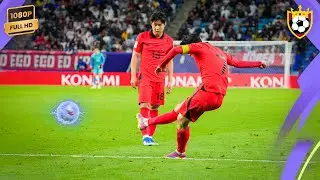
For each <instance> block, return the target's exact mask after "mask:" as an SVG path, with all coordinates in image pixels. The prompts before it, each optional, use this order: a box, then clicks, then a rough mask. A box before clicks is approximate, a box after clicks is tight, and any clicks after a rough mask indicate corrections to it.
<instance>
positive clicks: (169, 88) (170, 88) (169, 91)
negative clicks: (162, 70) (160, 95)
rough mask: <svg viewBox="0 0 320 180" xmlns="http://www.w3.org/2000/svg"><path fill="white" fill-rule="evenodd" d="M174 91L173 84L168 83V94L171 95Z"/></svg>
mask: <svg viewBox="0 0 320 180" xmlns="http://www.w3.org/2000/svg"><path fill="white" fill-rule="evenodd" d="M171 91H172V83H171V82H168V85H167V94H170V93H171Z"/></svg>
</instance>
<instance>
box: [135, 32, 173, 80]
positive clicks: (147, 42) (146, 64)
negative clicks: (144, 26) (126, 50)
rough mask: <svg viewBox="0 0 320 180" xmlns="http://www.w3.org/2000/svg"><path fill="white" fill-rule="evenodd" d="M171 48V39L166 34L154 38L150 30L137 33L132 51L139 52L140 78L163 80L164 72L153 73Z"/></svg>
mask: <svg viewBox="0 0 320 180" xmlns="http://www.w3.org/2000/svg"><path fill="white" fill-rule="evenodd" d="M172 48H173V40H172V38H171V37H170V36H169V35H167V34H165V33H164V34H163V35H162V37H160V38H156V37H155V36H154V35H153V33H152V31H145V32H142V33H140V34H139V35H138V37H137V40H136V42H135V44H134V51H136V52H138V53H141V56H140V57H141V59H140V75H139V77H140V78H142V79H148V80H150V81H155V82H164V80H165V76H166V73H164V72H162V73H160V74H159V75H156V74H155V72H154V71H155V69H156V67H157V66H158V65H159V63H160V61H161V60H162V58H163V57H164V56H165V55H166V54H167V53H168V52H169V51H170V50H171V49H172Z"/></svg>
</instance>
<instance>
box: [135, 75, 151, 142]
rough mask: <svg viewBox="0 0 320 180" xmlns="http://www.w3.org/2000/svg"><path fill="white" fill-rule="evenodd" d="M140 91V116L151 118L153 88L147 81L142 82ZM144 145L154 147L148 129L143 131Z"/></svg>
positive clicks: (139, 86) (139, 85) (140, 82)
mask: <svg viewBox="0 0 320 180" xmlns="http://www.w3.org/2000/svg"><path fill="white" fill-rule="evenodd" d="M138 91H139V105H140V113H139V114H140V115H141V116H143V117H146V118H149V116H150V108H151V107H150V103H149V102H151V95H152V86H151V84H150V82H149V81H147V80H144V81H142V80H140V81H139V84H138ZM141 133H142V141H143V145H146V146H150V145H152V143H151V139H150V137H149V135H148V129H147V128H145V129H141Z"/></svg>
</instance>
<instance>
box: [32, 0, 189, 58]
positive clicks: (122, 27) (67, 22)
mask: <svg viewBox="0 0 320 180" xmlns="http://www.w3.org/2000/svg"><path fill="white" fill-rule="evenodd" d="M34 3H35V5H36V11H37V12H36V14H37V18H38V19H39V23H40V26H41V28H40V29H39V30H38V31H37V32H36V33H35V34H34V37H33V43H28V44H27V47H26V48H27V49H36V50H45V49H46V50H90V49H91V48H92V47H100V48H102V49H103V50H104V51H112V52H131V51H132V47H133V44H134V41H135V38H136V36H137V35H138V33H140V32H142V31H145V30H147V29H149V26H150V25H149V19H148V17H149V16H150V15H151V14H152V12H154V11H156V10H161V11H163V12H165V13H166V14H167V16H168V21H170V20H171V18H172V17H173V16H174V15H175V14H176V10H177V6H179V5H180V4H181V3H183V0H68V1H67V0H45V1H40V0H35V2H34Z"/></svg>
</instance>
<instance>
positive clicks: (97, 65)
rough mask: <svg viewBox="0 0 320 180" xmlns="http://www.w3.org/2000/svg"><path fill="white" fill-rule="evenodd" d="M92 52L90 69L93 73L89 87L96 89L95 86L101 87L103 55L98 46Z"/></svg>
mask: <svg viewBox="0 0 320 180" xmlns="http://www.w3.org/2000/svg"><path fill="white" fill-rule="evenodd" d="M93 52H94V53H93V54H92V55H91V59H90V69H91V71H92V74H93V83H92V87H91V89H96V88H97V87H98V88H99V89H101V86H102V74H103V65H104V62H105V57H104V55H103V53H101V52H100V50H99V49H98V48H95V49H94V50H93Z"/></svg>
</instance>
